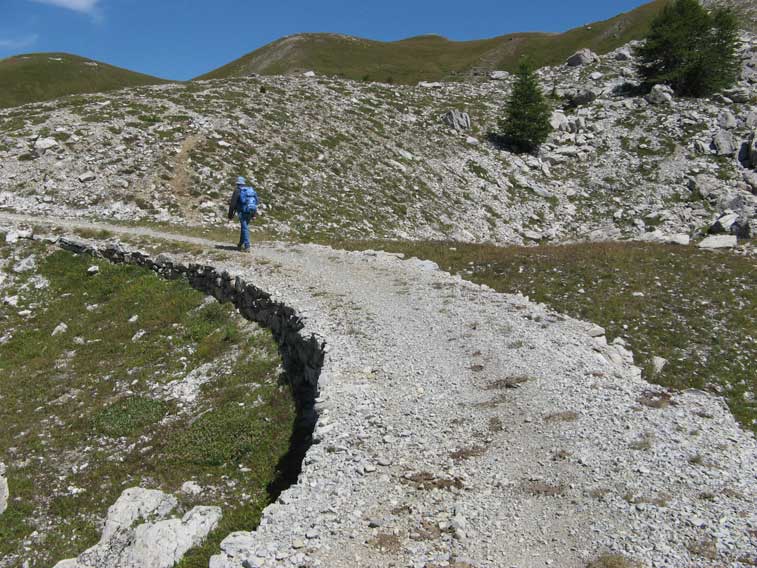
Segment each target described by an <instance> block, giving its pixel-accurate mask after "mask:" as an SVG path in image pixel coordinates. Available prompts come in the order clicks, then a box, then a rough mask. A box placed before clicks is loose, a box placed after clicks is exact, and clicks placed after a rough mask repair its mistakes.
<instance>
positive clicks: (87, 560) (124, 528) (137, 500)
mask: <svg viewBox="0 0 757 568" xmlns="http://www.w3.org/2000/svg"><path fill="white" fill-rule="evenodd" d="M176 505H177V501H176V499H175V498H174V497H173V496H171V495H168V494H166V493H163V492H162V491H157V490H154V489H142V488H139V487H135V488H131V489H127V490H126V491H124V492H123V493H122V494H121V497H119V498H118V500H117V501H116V503H115V504H114V505H113V506H112V507H111V508H110V509H108V518H107V520H106V522H105V529H104V530H103V533H102V537H101V538H100V542H98V543H97V544H96V545H95V546H93V547H91V548H89V549H88V550H86V551H85V552H83V553H82V554H80V555H79V556H78V557H77V558H76V559H69V560H64V561H62V562H59V563H58V564H56V566H55V568H100V567H102V566H118V567H120V568H171V567H172V566H174V565H175V564H176V563H178V562H179V561H180V560H181V558H182V557H183V556H184V554H185V553H186V552H187V551H188V550H189V549H190V548H194V547H196V546H199V545H200V544H202V542H203V541H204V540H205V538H206V537H207V536H208V534H209V533H210V532H211V531H212V530H214V529H215V528H216V527H217V526H218V523H219V521H220V519H221V516H222V513H221V509H220V508H218V507H195V508H193V509H192V510H191V511H189V512H188V513H187V514H185V515H184V516H183V517H182V518H171V519H166V517H167V516H168V515H169V513H170V512H171V511H172V510H173V509H174V508H175V507H176ZM148 519H149V520H148ZM139 521H144V522H142V523H140V522H139Z"/></svg>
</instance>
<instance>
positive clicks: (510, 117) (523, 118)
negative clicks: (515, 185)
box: [501, 63, 552, 152]
mask: <svg viewBox="0 0 757 568" xmlns="http://www.w3.org/2000/svg"><path fill="white" fill-rule="evenodd" d="M550 116H551V110H550V108H549V105H548V104H547V101H546V100H545V99H544V95H543V94H542V91H541V88H540V87H539V83H538V82H537V81H536V76H535V75H534V72H533V71H532V70H531V67H530V66H529V65H528V64H527V63H521V65H520V68H519V70H518V74H517V76H516V79H515V84H514V85H513V91H512V93H511V95H510V98H509V100H508V101H507V106H506V107H505V118H504V120H503V121H502V124H501V128H502V134H503V136H504V138H505V140H506V142H507V143H508V144H509V145H510V146H511V147H512V148H513V149H514V150H515V151H517V152H533V151H534V150H536V149H537V148H538V147H539V146H540V145H541V144H542V143H544V142H545V141H546V140H547V136H549V133H550V132H551V131H552V126H551V125H550V123H549V119H550Z"/></svg>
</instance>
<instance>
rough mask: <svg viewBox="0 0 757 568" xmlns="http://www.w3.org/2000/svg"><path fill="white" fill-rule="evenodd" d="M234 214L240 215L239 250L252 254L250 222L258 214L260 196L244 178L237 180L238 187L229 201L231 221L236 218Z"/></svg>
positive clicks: (240, 177)
mask: <svg viewBox="0 0 757 568" xmlns="http://www.w3.org/2000/svg"><path fill="white" fill-rule="evenodd" d="M234 213H237V214H238V215H239V225H240V230H239V244H238V245H237V248H238V249H239V250H241V251H244V252H250V221H252V220H253V219H254V218H255V217H256V216H257V213H258V194H257V193H256V192H255V189H253V187H252V186H250V185H247V180H246V179H244V178H243V177H242V176H239V177H238V178H237V187H236V189H234V193H233V194H232V195H231V201H229V221H231V220H232V219H233V218H234Z"/></svg>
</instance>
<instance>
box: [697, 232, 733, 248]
mask: <svg viewBox="0 0 757 568" xmlns="http://www.w3.org/2000/svg"><path fill="white" fill-rule="evenodd" d="M738 244H739V241H738V239H737V238H736V236H735V235H716V236H713V237H707V238H706V239H704V240H703V241H702V242H700V243H699V245H697V246H699V248H702V249H721V248H733V247H735V246H736V245H738Z"/></svg>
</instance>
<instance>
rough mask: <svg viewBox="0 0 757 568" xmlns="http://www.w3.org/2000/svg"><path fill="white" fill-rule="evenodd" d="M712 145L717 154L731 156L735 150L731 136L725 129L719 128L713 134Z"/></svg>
mask: <svg viewBox="0 0 757 568" xmlns="http://www.w3.org/2000/svg"><path fill="white" fill-rule="evenodd" d="M712 147H713V149H714V150H715V153H716V154H717V155H718V156H733V155H735V154H736V150H737V148H736V143H735V142H734V139H733V136H732V135H731V133H730V132H728V131H727V130H720V131H718V133H717V134H715V136H713V138H712Z"/></svg>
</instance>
